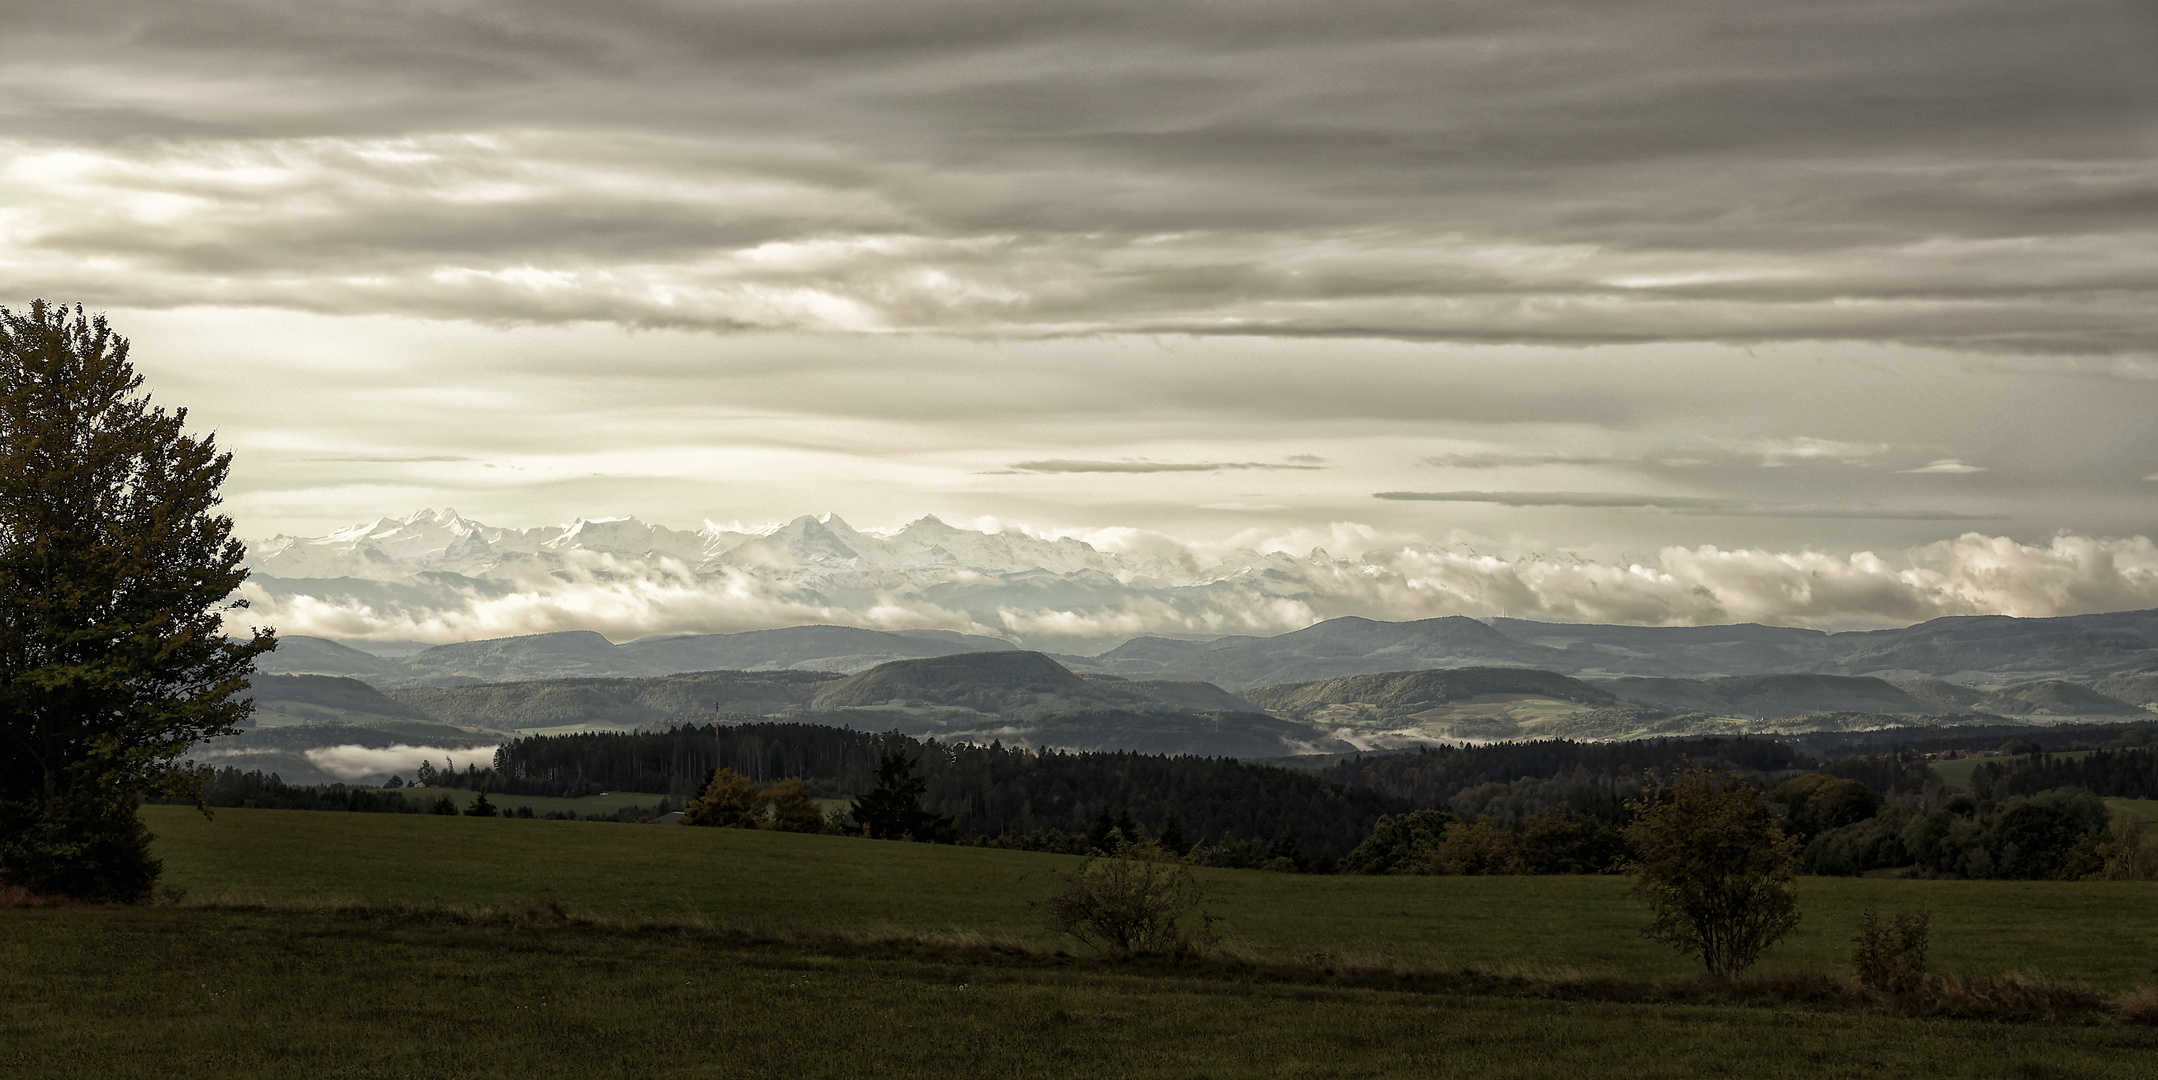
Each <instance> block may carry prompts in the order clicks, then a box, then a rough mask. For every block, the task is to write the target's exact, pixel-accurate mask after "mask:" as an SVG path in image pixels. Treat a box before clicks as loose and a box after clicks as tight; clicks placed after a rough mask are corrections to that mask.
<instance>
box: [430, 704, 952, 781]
mask: <svg viewBox="0 0 2158 1080" xmlns="http://www.w3.org/2000/svg"><path fill="white" fill-rule="evenodd" d="M896 738H900V737H898V736H892V735H874V734H870V733H868V732H862V731H853V730H850V729H847V728H835V727H823V726H821V725H817V724H785V723H768V722H756V723H719V724H709V725H705V726H702V727H695V726H688V727H678V728H674V729H672V730H669V731H665V732H651V733H647V732H616V731H610V732H587V733H584V734H579V735H548V736H535V737H531V738H524V739H518V740H516V741H515V742H512V743H509V744H508V745H506V746H504V747H502V748H501V749H499V750H497V751H495V767H494V768H493V769H483V770H477V771H471V772H466V773H460V774H455V775H454V776H451V775H448V774H445V775H443V776H441V777H438V778H434V779H431V780H429V781H428V782H429V783H431V784H434V785H436V786H442V785H455V786H459V787H486V788H488V789H490V790H493V791H503V792H509V793H511V794H515V795H553V796H557V797H561V798H570V799H575V798H581V797H583V796H586V795H597V794H599V793H600V792H603V791H651V792H660V793H664V794H669V795H675V796H686V795H695V794H696V793H697V791H698V790H699V788H700V786H701V785H702V784H703V782H704V777H705V776H706V774H708V773H710V772H712V771H713V770H715V769H732V770H734V771H735V772H737V773H740V774H742V775H743V776H746V777H748V778H750V779H751V780H755V781H757V782H758V783H760V784H769V783H771V782H773V781H775V780H780V779H784V778H787V777H796V778H799V779H800V780H801V781H802V782H803V783H804V784H806V785H808V787H809V790H810V791H811V792H812V793H813V794H815V795H816V796H817V797H819V798H826V799H836V798H844V797H847V796H851V795H854V794H856V793H858V792H863V791H867V790H869V789H870V788H871V787H874V786H875V785H876V782H877V753H878V751H879V750H880V749H882V748H883V747H885V746H886V745H887V744H888V743H889V744H890V745H892V746H895V747H896V746H898V745H899V744H898V743H894V742H891V740H893V739H896ZM904 742H905V743H906V744H907V745H908V746H910V747H916V752H919V751H918V744H916V743H914V741H913V740H911V739H906V740H904Z"/></svg>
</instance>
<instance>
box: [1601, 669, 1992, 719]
mask: <svg viewBox="0 0 2158 1080" xmlns="http://www.w3.org/2000/svg"><path fill="white" fill-rule="evenodd" d="M1602 685H1603V686H1604V687H1606V688H1607V689H1608V690H1610V692H1612V693H1615V694H1617V695H1619V696H1620V697H1623V698H1629V699H1631V700H1634V701H1642V702H1647V703H1648V704H1651V705H1660V706H1663V707H1664V708H1667V709H1683V710H1689V711H1693V712H1702V713H1709V714H1711V715H1718V716H1737V717H1747V718H1752V719H1776V718H1781V717H1796V716H1804V715H1806V714H1807V713H1878V714H1900V715H1925V714H1932V713H1942V712H1947V711H1949V710H1947V709H1944V708H1942V707H1940V706H1938V705H1935V704H1933V703H1932V702H1929V701H1925V700H1922V699H1920V698H1918V697H1915V696H1913V695H1911V694H1909V693H1906V692H1905V691H1903V690H1902V689H1899V688H1898V687H1896V686H1895V685H1894V684H1892V683H1889V682H1887V681H1885V680H1882V679H1876V678H1870V677H1852V676H1846V675H1732V676H1725V677H1722V678H1715V679H1643V678H1628V679H1613V680H1611V681H1609V682H1606V683H1604V684H1602Z"/></svg>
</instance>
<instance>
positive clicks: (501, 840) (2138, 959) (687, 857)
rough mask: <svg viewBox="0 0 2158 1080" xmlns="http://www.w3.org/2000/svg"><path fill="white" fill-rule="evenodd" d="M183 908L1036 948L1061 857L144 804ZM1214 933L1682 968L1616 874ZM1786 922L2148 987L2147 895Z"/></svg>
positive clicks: (1889, 885) (2050, 885)
mask: <svg viewBox="0 0 2158 1080" xmlns="http://www.w3.org/2000/svg"><path fill="white" fill-rule="evenodd" d="M143 813H144V817H145V818H146V820H148V821H149V823H150V827H151V828H152V829H153V830H154V831H156V832H157V833H158V834H159V836H160V837H161V839H160V841H159V844H158V852H159V854H160V855H162V856H163V857H164V859H165V880H166V882H167V883H168V884H170V885H174V886H178V887H181V888H185V889H187V890H189V893H190V896H191V897H193V898H195V899H205V898H210V897H214V896H234V897H238V898H242V899H253V898H261V899H269V900H308V899H315V898H321V897H336V898H344V899H353V900H363V901H369V902H375V903H418V904H464V905H523V904H532V903H544V902H553V903H556V904H560V905H562V906H564V907H567V908H571V909H575V910H586V911H594V912H598V913H601V914H605V915H609V916H613V917H616V918H621V919H636V918H650V917H675V916H683V915H699V916H702V917H704V918H708V919H710V920H712V921H713V922H715V923H718V924H720V925H723V926H733V927H744V928H755V929H762V930H788V931H813V932H831V931H841V932H885V931H908V932H942V931H952V930H960V931H967V932H974V933H983V934H992V935H998V936H1004V937H1011V938H1016V939H1019V940H1021V941H1027V942H1032V943H1035V944H1037V945H1042V946H1054V945H1056V944H1058V939H1056V938H1055V937H1054V936H1053V935H1051V934H1050V933H1049V932H1048V931H1047V930H1045V929H1043V928H1042V919H1041V914H1040V912H1039V911H1038V910H1037V909H1036V908H1034V907H1033V906H1032V903H1033V902H1035V901H1039V900H1040V899H1042V898H1043V897H1045V896H1047V895H1048V894H1049V893H1050V892H1051V891H1053V889H1054V888H1055V886H1056V881H1055V872H1056V871H1057V870H1059V869H1064V868H1068V867H1070V866H1072V865H1074V864H1075V863H1076V862H1077V860H1075V859H1072V858H1070V857H1067V856H1060V855H1043V854H1036V853H1033V852H1022V851H998V850H990V849H985V848H961V847H940V846H934V845H927V844H897V843H884V842H878V841H871V840H857V839H850V838H845V837H834V836H799V835H792V834H787V833H768V832H751V831H745V830H738V829H695V828H685V827H681V826H656V825H618V824H611V823H599V822H576V821H539V820H533V821H526V820H500V819H494V820H490V819H482V818H452V817H433V816H426V815H389V814H339V813H321V812H310V811H299V810H220V811H218V813H217V817H216V819H215V820H211V821H205V820H204V819H203V818H202V816H201V815H200V814H198V813H195V812H194V811H192V810H188V809H186V808H183V807H169V806H151V807H144V808H143ZM1202 877H1204V878H1205V879H1206V880H1207V881H1208V882H1209V883H1210V884H1211V885H1212V887H1213V889H1214V892H1215V895H1216V896H1217V898H1218V903H1217V904H1216V905H1215V907H1216V909H1217V910H1218V912H1219V913H1220V914H1221V916H1222V917H1223V922H1222V929H1223V931H1224V932H1225V933H1226V934H1227V935H1228V936H1230V937H1232V938H1234V939H1236V940H1238V941H1240V942H1242V943H1244V944H1246V945H1248V946H1250V947H1251V948H1253V949H1255V950H1258V951H1259V952H1262V953H1267V954H1272V955H1280V956H1290V957H1296V956H1304V955H1308V954H1312V953H1334V954H1343V955H1369V954H1380V955H1384V956H1388V957H1393V958H1397V959H1401V960H1406V961H1410V962H1413V963H1419V964H1444V965H1467V964H1482V965H1507V964H1515V965H1531V966H1538V967H1572V968H1591V969H1599V970H1611V971H1616V972H1620V973H1623V974H1626V975H1628V976H1632V977H1637V978H1651V979H1662V978H1672V977H1678V976H1684V975H1690V974H1692V973H1693V971H1694V968H1693V966H1692V965H1691V963H1690V962H1689V961H1687V960H1685V959H1684V958H1683V957H1680V956H1678V955H1677V954H1675V953H1673V952H1671V951H1670V950H1669V949H1667V948H1665V947H1663V946H1661V945H1657V944H1655V943H1653V942H1651V941H1649V940H1647V939H1646V938H1643V937H1642V936H1641V935H1640V933H1639V927H1640V926H1641V924H1642V923H1643V922H1644V921H1645V918H1644V914H1643V910H1642V909H1641V908H1640V907H1639V906H1638V905H1636V904H1635V903H1634V902H1633V901H1631V900H1628V899H1627V898H1626V896H1625V892H1626V889H1627V885H1628V883H1627V881H1626V880H1625V879H1623V878H1617V877H1544V878H1468V877H1453V878H1446V877H1376V878H1372V877H1353V876H1326V877H1317V876H1309V877H1307V876H1301V875H1294V874H1265V873H1259V872H1256V871H1248V870H1205V871H1202ZM1799 888H1800V907H1801V910H1802V911H1803V912H1804V922H1802V923H1801V924H1800V926H1799V929H1798V930H1797V931H1796V932H1795V933H1793V934H1792V935H1791V936H1790V937H1789V938H1787V939H1786V940H1785V941H1784V943H1782V944H1780V945H1778V946H1777V947H1776V948H1774V949H1772V950H1770V951H1769V953H1768V954H1767V955H1766V956H1765V957H1764V958H1763V963H1762V969H1761V970H1762V971H1763V972H1770V973H1772V972H1779V971H1838V972H1840V971H1842V970H1843V969H1844V967H1845V966H1846V962H1847V958H1848V956H1849V953H1850V944H1849V939H1850V936H1851V934H1852V933H1853V932H1854V929H1855V927H1856V925H1857V922H1858V919H1859V916H1860V914H1861V912H1863V911H1864V910H1865V909H1866V908H1867V907H1868V906H1871V907H1875V908H1877V909H1879V910H1881V911H1882V912H1884V913H1885V912H1890V911H1896V910H1916V909H1920V908H1924V909H1926V910H1930V911H1931V912H1933V915H1934V947H1933V966H1934V970H1936V971H1939V972H1944V973H1966V974H1996V973H2000V972H2008V971H2026V972H2038V973H2041V974H2044V975H2047V976H2049V977H2053V978H2070V979H2077V980H2080V981H2083V982H2086V983H2089V984H2091V985H2092V986H2094V987H2097V988H2100V989H2106V990H2119V989H2126V988H2128V987H2131V986H2135V985H2139V984H2145V983H2158V883H2151V882H2021V881H1886V880H1875V879H1866V878H1802V879H1800V881H1799Z"/></svg>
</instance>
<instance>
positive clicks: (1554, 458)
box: [1424, 453, 1630, 469]
mask: <svg viewBox="0 0 2158 1080" xmlns="http://www.w3.org/2000/svg"><path fill="white" fill-rule="evenodd" d="M1626 460H1630V459H1626V458H1617V457H1595V456H1580V455H1573V454H1547V453H1525V454H1506V453H1488V454H1437V455H1434V456H1432V457H1427V458H1425V459H1424V464H1426V465H1437V466H1440V467H1442V468H1448V469H1505V468H1514V467H1517V466H1535V465H1609V464H1612V463H1613V462H1618V461H1626Z"/></svg>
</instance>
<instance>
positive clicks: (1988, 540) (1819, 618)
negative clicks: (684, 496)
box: [234, 510, 2158, 655]
mask: <svg viewBox="0 0 2158 1080" xmlns="http://www.w3.org/2000/svg"><path fill="white" fill-rule="evenodd" d="M1091 535H1094V536H1096V537H1097V538H1098V537H1101V536H1112V537H1114V538H1117V542H1116V543H1109V544H1099V543H1094V544H1090V543H1088V542H1086V541H1084V540H1081V539H1077V538H1074V537H1070V536H1043V535H1037V534H1034V533H1030V532H1026V531H1020V530H1012V529H1003V528H998V529H987V530H985V529H969V528H962V527H958V526H954V525H950V524H947V523H945V522H943V521H941V520H939V519H937V518H935V517H922V518H919V519H916V520H914V521H911V522H908V523H907V524H905V525H902V526H899V527H897V528H892V529H883V530H861V529H856V528H854V527H852V526H850V525H848V524H847V523H846V522H845V521H843V520H841V519H840V518H839V517H838V516H837V515H831V514H827V515H825V516H822V517H808V516H804V517H798V518H795V519H794V520H792V521H789V522H786V523H785V524H780V525H774V526H770V527H765V528H754V529H745V528H740V527H735V528H724V527H719V526H712V525H707V527H705V528H702V529H697V530H680V529H669V528H666V527H663V526H658V525H650V524H647V523H645V522H642V521H639V520H637V519H636V518H607V519H589V520H588V519H580V520H577V521H573V522H571V523H569V524H567V525H558V526H549V527H544V528H528V529H513V528H500V527H496V526H490V525H486V524H483V523H480V522H477V521H472V520H470V519H468V518H465V517H463V516H462V515H460V514H458V513H457V512H456V511H454V510H439V511H438V510H422V511H420V512H418V513H415V514H412V515H410V516H408V517H404V518H382V519H380V520H377V521H373V522H369V523H366V524H362V525H355V526H353V527H351V528H348V529H341V530H339V531H337V532H333V533H330V534H329V535H327V536H320V537H292V536H277V537H273V538H271V539H270V540H268V541H264V542H261V543H258V544H256V545H253V547H252V549H251V554H250V558H249V565H250V567H251V569H252V572H253V576H252V578H251V579H250V580H249V581H248V582H247V584H245V585H244V586H242V590H241V595H242V596H243V597H244V598H245V599H247V600H248V601H249V603H250V605H251V608H250V610H248V611H245V612H240V613H238V614H237V615H236V617H235V619H234V622H235V623H236V624H237V625H236V626H235V627H234V629H235V630H238V629H241V628H243V627H244V626H246V625H252V624H266V625H273V626H276V627H277V628H278V629H279V630H281V631H283V632H285V633H288V634H305V635H314V636H319V637H326V638H333V639H341V640H348V641H351V640H362V641H382V642H389V641H420V642H432V643H443V642H451V641H471V640H477V639H484V638H499V637H511V636H516V635H522V634H532V633H541V632H548V631H557V630H593V631H598V632H600V633H602V634H605V635H606V636H608V637H609V638H611V639H613V640H616V641H627V640H631V639H636V638H644V637H650V636H654V635H662V634H711V633H730V632H736V631H743V630H760V629H769V628H775V627H788V626H805V625H814V624H831V625H839V626H855V627H863V628H868V629H877V630H913V629H936V630H952V631H958V632H960V633H964V634H974V635H984V636H988V637H996V638H1002V639H1004V640H1007V641H1011V642H1014V643H1016V644H1019V645H1023V646H1025V647H1027V648H1033V649H1043V650H1051V651H1057V652H1065V653H1079V654H1088V655H1091V654H1094V653H1099V652H1102V651H1104V650H1107V649H1110V648H1113V647H1115V646H1116V645H1118V644H1120V643H1121V642H1123V641H1125V640H1127V639H1129V638H1133V637H1139V636H1145V635H1159V636H1167V637H1183V638H1218V637H1223V636H1226V635H1240V634H1250V635H1272V634H1280V633H1285V632H1288V631H1292V630H1297V629H1301V628H1303V627H1306V626H1310V625H1312V624H1313V623H1316V622H1319V621H1320V620H1322V619H1327V618H1333V617H1336V616H1342V615H1359V616H1364V617H1367V618H1372V619H1381V620H1409V619H1421V618H1430V617H1434V616H1443V615H1470V616H1477V617H1491V616H1510V617H1516V618H1526V619H1535V620H1546V621H1552V622H1573V623H1623V624H1631V625H1650V626H1671V625H1704V624H1714V623H1739V622H1763V623H1770V624H1780V625H1795V626H1812V627H1817V628H1827V629H1851V628H1861V627H1879V626H1901V625H1909V624H1911V623H1915V622H1919V621H1923V620H1925V619H1930V618H1935V617H1939V616H1943V615H1981V614H2002V615H2021V616H2052V615H2070V614H2080V613H2085V612H2092V611H2111V610H2122V609H2129V608H2146V607H2158V547H2154V546H2153V544H2152V542H2151V540H2150V539H2149V538H2147V537H2142V536H2134V537H2126V538H2118V539H2113V538H2102V537H2082V536H2073V535H2066V534H2064V535H2061V536H2056V537H2053V538H2052V539H2051V540H2050V542H2048V543H2046V544H2024V543H2020V542H2018V541H2016V540H2013V539H2011V538H2008V537H1989V536H1984V535H1981V534H1978V533H1968V534H1965V535H1963V536H1960V537H1957V538H1955V539H1953V540H1944V541H1940V542H1937V543H1933V544H1927V545H1923V546H1921V547H1917V548H1912V549H1910V550H1908V551H1903V552H1887V553H1884V554H1876V553H1874V552H1853V553H1849V554H1835V553H1828V552H1819V551H1811V550H1804V551H1773V550H1757V549H1744V550H1722V549H1718V548H1714V547H1707V546H1704V547H1698V548H1678V547H1673V548H1666V549H1664V550H1662V551H1660V552H1658V553H1657V554H1656V555H1655V556H1653V557H1647V558H1638V557H1637V558H1630V559H1616V558H1610V557H1603V558H1598V557H1594V556H1593V555H1591V556H1590V557H1583V556H1581V555H1580V554H1579V553H1564V554H1562V555H1555V556H1554V555H1548V554H1527V555H1518V556H1511V557H1501V556H1494V555H1492V554H1490V553H1489V552H1488V550H1487V549H1486V550H1472V549H1471V548H1469V547H1468V546H1466V545H1463V544H1458V543H1457V544H1434V543H1428V542H1424V541H1420V540H1416V539H1414V538H1391V539H1389V538H1384V537H1380V536H1379V535H1378V534H1376V533H1375V532H1373V531H1371V530H1368V529H1363V528H1362V527H1361V526H1355V525H1350V524H1337V525H1336V526H1334V527H1333V530H1332V532H1331V533H1330V534H1328V533H1319V534H1317V535H1311V534H1292V535H1288V536H1284V537H1278V538H1275V539H1272V540H1269V541H1265V542H1261V543H1256V544H1253V545H1251V546H1249V547H1228V546H1219V547H1214V548H1207V547H1203V546H1199V545H1192V544H1184V543H1181V542H1178V541H1175V540H1173V539H1171V538H1168V537H1162V536H1154V535H1149V536H1146V537H1144V538H1143V542H1141V541H1133V540H1132V539H1131V538H1132V536H1133V535H1136V534H1131V533H1128V532H1126V533H1118V532H1117V531H1116V530H1105V531H1104V532H1103V533H1097V534H1091ZM1328 535H1331V536H1332V537H1333V538H1334V541H1332V542H1334V543H1336V545H1337V546H1339V547H1342V548H1344V549H1346V548H1348V547H1351V546H1354V547H1357V548H1361V550H1356V551H1344V552H1342V553H1334V552H1329V551H1328V550H1327V549H1326V548H1325V547H1321V546H1315V545H1314V544H1313V541H1314V540H1315V539H1324V538H1326V537H1327V536H1328Z"/></svg>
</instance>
